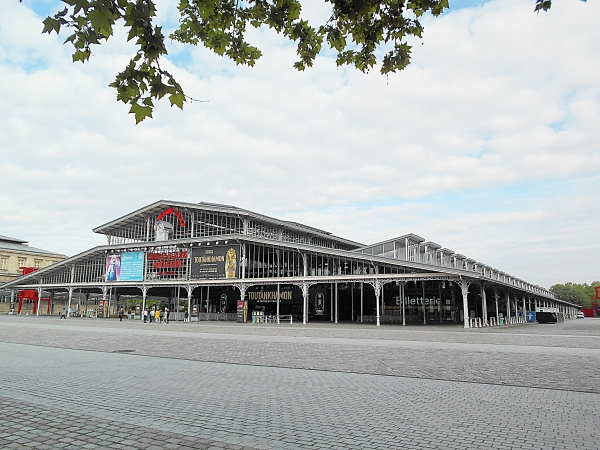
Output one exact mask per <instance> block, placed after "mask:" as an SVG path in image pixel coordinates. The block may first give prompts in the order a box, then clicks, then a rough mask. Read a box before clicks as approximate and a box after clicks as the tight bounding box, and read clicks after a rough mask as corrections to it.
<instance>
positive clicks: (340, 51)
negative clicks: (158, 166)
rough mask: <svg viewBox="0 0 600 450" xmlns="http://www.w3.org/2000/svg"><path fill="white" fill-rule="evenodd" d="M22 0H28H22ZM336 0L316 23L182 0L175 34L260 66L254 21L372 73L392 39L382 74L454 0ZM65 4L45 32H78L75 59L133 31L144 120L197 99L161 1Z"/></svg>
mask: <svg viewBox="0 0 600 450" xmlns="http://www.w3.org/2000/svg"><path fill="white" fill-rule="evenodd" d="M20 1H22V0H20ZM324 1H325V2H326V3H329V4H331V16H330V17H329V19H328V20H327V21H326V22H325V23H323V24H320V25H318V26H317V27H313V26H311V25H309V23H308V22H307V21H306V20H304V19H303V18H302V15H301V13H302V4H301V2H300V1H299V0H179V5H178V9H179V14H180V20H179V22H180V23H179V27H178V28H177V29H176V30H175V31H174V32H173V33H171V35H170V36H169V38H170V39H172V40H174V41H177V42H181V43H184V44H191V45H199V44H200V45H203V46H205V47H207V48H209V49H210V50H212V51H214V52H215V53H216V54H218V55H221V56H227V57H228V58H230V59H232V60H233V61H235V63H236V64H246V65H249V66H254V64H255V63H256V61H257V59H258V58H260V56H261V51H260V50H259V49H258V48H257V47H255V46H253V45H251V44H250V43H248V42H247V41H246V36H245V34H246V30H247V29H248V27H250V26H251V27H254V28H259V27H262V26H266V27H268V28H270V29H273V30H275V32H277V33H279V34H282V35H283V36H285V37H286V38H288V39H290V40H291V41H293V42H295V43H296V45H297V47H296V53H297V55H298V61H296V62H295V63H294V67H295V68H296V69H297V70H304V69H306V68H307V67H311V66H312V64H313V62H314V60H315V58H316V56H317V55H318V54H319V53H320V52H321V50H322V48H323V43H324V42H326V44H327V45H328V46H329V47H330V48H331V49H333V50H335V51H336V52H337V59H336V63H337V65H338V66H343V65H351V66H354V67H356V68H357V69H358V70H360V71H362V72H368V71H369V70H370V69H371V68H372V67H373V66H374V65H375V64H377V58H376V56H375V51H376V50H377V49H378V48H381V46H383V45H386V48H389V51H387V53H386V54H385V55H384V56H383V58H382V61H381V69H380V71H381V73H382V74H387V73H389V72H395V71H397V70H402V69H404V68H405V67H406V66H408V64H409V63H410V53H411V46H410V45H409V44H408V43H407V42H406V40H407V38H408V37H411V36H414V37H419V38H420V37H421V36H422V34H423V26H422V25H421V23H420V21H419V18H421V17H422V16H423V14H425V13H431V14H432V15H433V16H439V15H440V14H441V13H442V12H443V11H444V9H446V8H448V7H449V4H448V0H324ZM536 1H537V4H536V8H535V10H536V11H540V10H544V11H547V10H548V9H549V8H550V6H551V3H550V1H551V0H536ZM62 2H63V3H64V4H65V8H64V9H63V10H62V11H60V12H58V13H57V14H55V15H54V16H52V17H47V18H46V19H45V20H44V22H43V23H44V29H43V31H42V33H52V32H53V31H55V32H56V33H57V34H58V33H59V32H60V30H61V28H67V29H70V30H71V31H72V34H70V35H69V36H68V37H67V38H66V40H65V44H66V43H71V44H72V45H73V47H74V49H75V50H74V53H73V62H75V61H81V62H82V63H84V62H85V61H87V60H88V59H89V58H90V55H91V46H92V45H101V44H102V43H103V42H106V41H107V40H108V39H109V38H110V37H111V36H112V35H113V28H114V26H115V24H117V23H118V22H121V23H122V24H123V25H124V26H125V28H126V29H128V35H127V39H128V41H131V40H134V41H135V44H136V46H137V51H136V54H135V56H134V57H133V58H132V59H131V60H130V61H129V63H128V64H127V66H126V67H125V69H124V70H123V71H122V72H120V73H119V74H118V75H117V77H116V79H115V81H114V82H113V83H111V84H110V86H111V87H114V88H115V89H116V90H117V100H120V101H122V102H124V103H125V104H128V105H130V111H129V112H130V113H132V114H134V115H135V120H136V123H139V122H141V121H142V120H144V119H145V118H146V117H152V110H153V108H154V102H155V101H156V100H159V99H162V98H163V97H165V96H166V97H168V99H169V101H170V103H171V106H173V105H175V106H177V107H179V108H181V109H183V104H184V103H185V102H186V101H188V100H191V99H190V97H188V96H187V95H186V94H185V93H184V92H183V89H182V87H181V85H180V84H179V83H178V82H177V81H176V80H175V78H174V77H173V76H172V75H171V74H170V73H169V72H167V71H166V70H164V69H163V68H162V67H161V65H160V57H161V56H162V55H166V54H167V49H166V46H165V35H164V34H163V32H162V27H161V26H160V25H158V24H156V23H155V18H156V6H155V3H154V1H153V0H62Z"/></svg>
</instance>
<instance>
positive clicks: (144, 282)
mask: <svg viewBox="0 0 600 450" xmlns="http://www.w3.org/2000/svg"><path fill="white" fill-rule="evenodd" d="M93 231H94V232H96V233H101V234H104V235H105V236H106V237H107V240H108V244H107V245H104V246H99V247H95V248H92V249H90V250H88V251H86V252H83V253H81V254H78V255H76V256H73V257H71V258H68V259H66V260H64V261H61V262H59V263H56V264H53V265H52V266H50V267H48V268H44V269H41V270H39V271H36V272H33V273H31V274H29V275H25V276H23V277H20V278H18V279H17V280H14V281H11V282H9V283H6V284H5V285H4V286H2V289H3V290H5V291H6V290H8V291H10V292H11V293H12V295H13V296H14V295H15V293H16V292H17V291H19V290H25V289H33V290H37V291H38V292H39V293H40V294H41V295H40V297H43V296H46V295H48V296H49V297H50V298H53V297H55V296H57V295H63V296H68V299H69V302H70V301H71V298H72V296H73V293H76V294H78V295H86V296H90V295H91V296H95V297H96V298H100V299H102V300H103V301H102V302H101V303H102V304H107V303H108V301H109V300H112V302H113V305H114V304H115V302H116V301H117V302H118V299H119V298H121V297H126V296H131V295H137V296H139V298H140V299H141V303H142V307H143V306H145V303H146V299H147V298H150V297H151V296H154V297H161V298H164V299H165V301H166V302H167V305H168V306H170V307H171V308H170V310H171V311H174V309H175V310H180V311H183V310H185V311H190V315H191V316H192V320H194V319H195V320H198V318H199V319H200V320H206V319H208V318H211V317H213V318H217V317H216V316H218V315H219V314H220V318H221V319H223V318H230V320H234V319H237V320H241V319H242V317H241V315H243V316H244V318H248V317H249V316H250V315H251V314H252V312H253V311H263V312H264V314H266V315H277V314H279V315H287V316H290V315H291V316H294V317H295V318H297V319H298V320H302V321H303V323H307V322H309V321H318V320H322V321H334V322H337V321H338V320H340V321H358V322H361V321H362V322H373V323H376V324H378V325H379V323H381V322H386V323H387V322H396V323H426V324H444V323H464V326H465V327H469V326H472V325H473V324H489V323H492V324H494V323H498V322H497V319H498V318H499V317H503V318H505V320H506V318H509V320H510V318H511V317H514V318H515V319H517V318H523V320H524V317H525V315H526V312H527V311H535V310H538V311H539V310H546V311H548V310H554V311H560V312H563V313H565V317H574V315H575V314H576V312H577V308H576V307H575V305H571V304H568V303H565V302H562V301H560V300H557V299H555V298H554V295H553V294H552V293H551V292H550V291H548V290H547V289H544V288H542V287H540V286H536V285H533V284H530V283H527V282H525V281H523V280H520V279H518V278H516V277H514V276H512V275H509V274H507V273H504V272H502V271H500V270H497V269H494V268H492V267H489V266H487V265H485V264H482V263H480V262H477V261H474V260H472V259H469V258H468V257H466V256H463V255H461V254H459V253H456V252H454V251H452V250H450V249H447V248H442V247H441V246H440V245H438V244H436V243H434V242H427V241H425V239H423V238H422V237H419V236H417V235H415V234H407V235H404V236H400V237H397V238H394V239H390V240H388V241H385V242H380V243H377V244H374V245H363V244H360V243H358V242H353V241H351V240H348V239H344V238H341V237H337V236H334V235H332V234H331V233H328V232H326V231H323V230H319V229H317V228H313V227H310V226H306V225H302V224H299V223H295V222H289V221H284V220H278V219H274V218H271V217H267V216H264V215H261V214H257V213H254V212H252V211H248V210H244V209H240V208H237V207H234V206H228V205H218V204H211V203H182V202H173V201H158V202H156V203H153V204H151V205H149V206H146V207H144V208H141V209H139V210H137V211H134V212H132V213H130V214H127V215H125V216H123V217H120V218H118V219H116V220H113V221H112V222H109V223H107V224H105V225H102V226H99V227H98V228H96V229H94V230H93ZM79 298H80V297H79ZM175 299H176V300H175ZM242 311H246V312H245V313H243V314H242Z"/></svg>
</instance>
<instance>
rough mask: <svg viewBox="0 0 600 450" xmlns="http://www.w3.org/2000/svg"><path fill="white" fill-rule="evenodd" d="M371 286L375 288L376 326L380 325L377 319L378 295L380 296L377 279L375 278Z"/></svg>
mask: <svg viewBox="0 0 600 450" xmlns="http://www.w3.org/2000/svg"><path fill="white" fill-rule="evenodd" d="M373 287H374V288H375V308H376V314H377V316H376V317H377V326H380V325H381V323H380V321H379V296H380V294H381V293H380V291H379V289H380V286H379V280H375V283H374V285H373Z"/></svg>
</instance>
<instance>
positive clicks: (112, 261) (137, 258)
mask: <svg viewBox="0 0 600 450" xmlns="http://www.w3.org/2000/svg"><path fill="white" fill-rule="evenodd" d="M143 279H144V252H126V253H121V254H120V255H108V256H107V258H106V281H143Z"/></svg>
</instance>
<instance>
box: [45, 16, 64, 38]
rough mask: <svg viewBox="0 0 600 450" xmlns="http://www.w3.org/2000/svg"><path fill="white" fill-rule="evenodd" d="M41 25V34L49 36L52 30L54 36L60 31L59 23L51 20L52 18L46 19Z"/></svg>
mask: <svg viewBox="0 0 600 450" xmlns="http://www.w3.org/2000/svg"><path fill="white" fill-rule="evenodd" d="M42 23H43V24H44V29H43V30H42V34H43V33H48V34H50V33H52V31H53V30H54V31H56V34H58V32H59V31H60V23H59V22H58V20H56V19H53V18H52V17H46V18H45V19H44V20H43V22H42Z"/></svg>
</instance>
